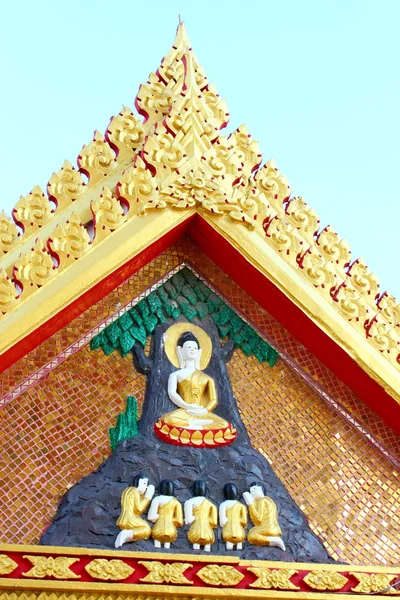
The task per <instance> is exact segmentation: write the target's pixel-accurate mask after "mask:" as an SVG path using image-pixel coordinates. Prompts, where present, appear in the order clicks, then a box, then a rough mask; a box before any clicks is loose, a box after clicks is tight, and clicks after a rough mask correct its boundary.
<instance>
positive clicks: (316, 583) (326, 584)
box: [303, 571, 348, 590]
mask: <svg viewBox="0 0 400 600" xmlns="http://www.w3.org/2000/svg"><path fill="white" fill-rule="evenodd" d="M303 581H305V582H306V584H307V585H309V586H310V587H311V588H313V589H314V590H341V589H342V587H343V586H344V585H345V584H346V583H347V581H348V579H347V577H345V576H344V575H341V574H340V573H334V572H333V571H310V572H309V573H307V575H306V576H305V577H304V579H303Z"/></svg>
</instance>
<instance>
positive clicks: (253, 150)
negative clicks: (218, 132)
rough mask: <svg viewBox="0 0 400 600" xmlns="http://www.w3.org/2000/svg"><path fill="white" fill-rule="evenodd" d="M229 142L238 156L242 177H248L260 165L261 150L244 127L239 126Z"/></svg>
mask: <svg viewBox="0 0 400 600" xmlns="http://www.w3.org/2000/svg"><path fill="white" fill-rule="evenodd" d="M229 142H230V143H231V144H232V145H233V144H234V150H235V154H236V155H237V156H238V158H239V160H240V162H241V164H242V171H243V175H245V176H247V177H249V176H250V175H251V173H252V172H253V171H254V170H255V169H256V168H257V167H258V166H259V164H260V163H261V158H262V157H261V150H260V146H259V145H258V142H257V141H256V140H255V139H253V138H252V136H251V135H250V133H249V132H248V130H247V127H246V125H241V126H240V127H239V128H238V129H236V131H234V132H233V133H232V134H231V135H230V136H229Z"/></svg>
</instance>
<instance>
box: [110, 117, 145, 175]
mask: <svg viewBox="0 0 400 600" xmlns="http://www.w3.org/2000/svg"><path fill="white" fill-rule="evenodd" d="M144 138H145V130H144V126H143V123H141V122H140V121H139V119H138V118H137V117H135V115H134V114H133V112H132V111H131V110H130V109H129V108H126V106H124V108H123V109H122V110H121V112H120V113H119V115H118V116H116V117H113V118H112V119H111V121H110V124H109V126H108V129H107V133H106V139H107V141H108V142H109V144H110V146H111V147H112V148H113V149H114V150H115V151H116V153H117V157H118V162H119V163H124V164H125V163H127V164H129V163H130V162H132V160H133V157H134V153H135V152H136V151H137V150H138V149H139V148H141V147H142V146H143V142H144Z"/></svg>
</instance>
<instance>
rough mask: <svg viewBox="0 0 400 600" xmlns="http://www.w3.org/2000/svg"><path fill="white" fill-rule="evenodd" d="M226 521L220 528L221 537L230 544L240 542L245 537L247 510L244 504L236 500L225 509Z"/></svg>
mask: <svg viewBox="0 0 400 600" xmlns="http://www.w3.org/2000/svg"><path fill="white" fill-rule="evenodd" d="M226 516H227V519H228V521H227V523H226V525H224V527H223V528H222V539H223V540H224V542H231V544H240V543H241V542H243V541H244V540H245V539H246V530H245V527H246V525H247V510H246V507H245V506H244V504H242V503H241V502H236V503H235V504H234V505H233V506H231V507H230V508H228V509H227V511H226Z"/></svg>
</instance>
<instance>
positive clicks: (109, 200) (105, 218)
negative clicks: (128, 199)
mask: <svg viewBox="0 0 400 600" xmlns="http://www.w3.org/2000/svg"><path fill="white" fill-rule="evenodd" d="M90 208H91V210H92V213H93V218H94V229H95V235H94V240H93V244H98V243H99V242H100V241H101V240H103V239H104V238H105V237H107V236H108V235H109V233H110V232H111V231H114V230H115V229H118V227H120V226H121V225H122V223H124V222H125V221H126V215H125V214H124V211H123V209H122V206H121V204H120V202H119V201H118V200H117V199H116V198H114V196H113V195H112V192H111V190H109V189H108V188H107V187H104V188H103V191H102V193H101V194H100V196H99V197H98V198H96V199H95V200H92V202H91V204H90Z"/></svg>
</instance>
